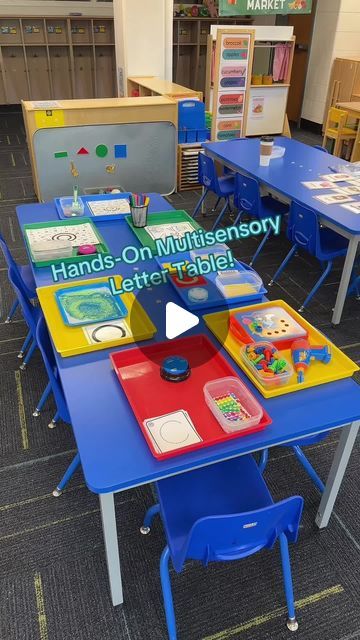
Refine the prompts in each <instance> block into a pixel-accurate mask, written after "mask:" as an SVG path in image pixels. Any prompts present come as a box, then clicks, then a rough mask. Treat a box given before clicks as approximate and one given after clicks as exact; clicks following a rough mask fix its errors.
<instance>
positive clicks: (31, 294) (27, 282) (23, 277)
mask: <svg viewBox="0 0 360 640" xmlns="http://www.w3.org/2000/svg"><path fill="white" fill-rule="evenodd" d="M0 247H1V249H2V252H3V254H4V258H5V262H6V264H7V267H8V269H10V267H12V268H13V270H14V271H16V272H17V274H18V279H19V281H20V283H21V287H22V290H23V291H24V294H25V295H26V296H27V297H28V298H29V300H33V299H35V298H37V295H36V284H35V280H34V278H33V275H32V271H31V267H30V265H17V264H16V262H15V260H14V258H13V257H12V255H11V252H10V250H9V247H8V246H7V244H6V242H5V240H4V238H3V236H2V235H1V233H0ZM18 306H19V300H18V298H17V297H16V298H15V301H14V303H13V305H12V307H11V309H10V312H9V315H8V316H7V318H6V320H5V323H6V324H8V323H9V322H11V320H12V318H13V316H14V314H15V311H16V310H17V308H18ZM30 341H31V333H30V331H29V333H28V335H27V336H26V338H25V342H24V344H23V345H22V347H21V349H20V351H19V353H18V358H23V356H24V353H25V351H26V349H27V348H28V346H29V344H30Z"/></svg>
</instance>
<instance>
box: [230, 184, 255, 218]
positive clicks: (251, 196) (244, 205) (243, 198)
mask: <svg viewBox="0 0 360 640" xmlns="http://www.w3.org/2000/svg"><path fill="white" fill-rule="evenodd" d="M234 203H235V206H236V207H237V208H238V209H239V211H246V212H248V213H249V214H250V215H251V216H253V217H256V218H261V196H260V186H259V183H258V181H257V180H255V178H250V176H243V175H241V173H237V174H236V176H235V193H234Z"/></svg>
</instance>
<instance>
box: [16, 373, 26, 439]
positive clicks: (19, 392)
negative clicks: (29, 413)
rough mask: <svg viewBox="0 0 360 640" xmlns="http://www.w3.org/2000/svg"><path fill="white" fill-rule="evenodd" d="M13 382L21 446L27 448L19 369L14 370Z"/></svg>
mask: <svg viewBox="0 0 360 640" xmlns="http://www.w3.org/2000/svg"><path fill="white" fill-rule="evenodd" d="M15 382H16V393H17V397H18V409H19V420H20V428H21V440H22V447H23V449H28V448H29V437H28V430H27V425H26V417H25V407H24V399H23V392H22V386H21V375H20V371H15Z"/></svg>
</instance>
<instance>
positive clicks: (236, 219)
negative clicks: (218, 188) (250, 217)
mask: <svg viewBox="0 0 360 640" xmlns="http://www.w3.org/2000/svg"><path fill="white" fill-rule="evenodd" d="M243 213H244V212H243V211H239V213H238V214H237V216H236V218H235V220H234V226H236V225H237V224H239V223H240V222H241V218H242V214H243Z"/></svg>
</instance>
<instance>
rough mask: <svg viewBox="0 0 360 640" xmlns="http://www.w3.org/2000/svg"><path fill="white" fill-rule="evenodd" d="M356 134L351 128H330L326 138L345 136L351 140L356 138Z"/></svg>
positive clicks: (327, 130)
mask: <svg viewBox="0 0 360 640" xmlns="http://www.w3.org/2000/svg"><path fill="white" fill-rule="evenodd" d="M356 134H357V132H356V131H354V129H350V127H344V128H343V129H335V128H333V127H330V128H329V129H326V132H325V137H328V138H330V137H335V138H338V137H343V136H349V137H351V138H356Z"/></svg>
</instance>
